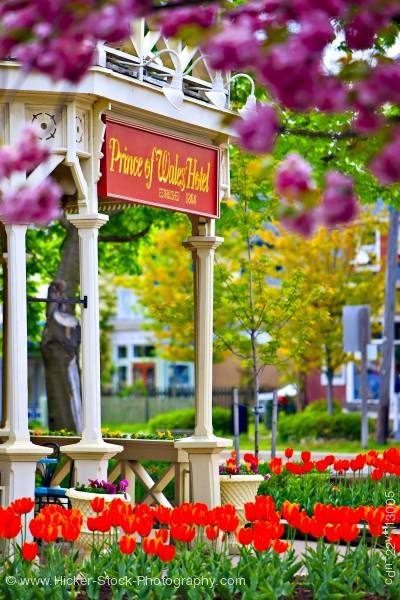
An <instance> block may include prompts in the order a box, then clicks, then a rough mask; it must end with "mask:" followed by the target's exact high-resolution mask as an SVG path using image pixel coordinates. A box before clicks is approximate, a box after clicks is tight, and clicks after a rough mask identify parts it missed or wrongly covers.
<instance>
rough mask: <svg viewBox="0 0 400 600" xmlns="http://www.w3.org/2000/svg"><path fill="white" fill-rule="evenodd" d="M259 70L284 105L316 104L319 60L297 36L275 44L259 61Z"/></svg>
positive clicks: (304, 107)
mask: <svg viewBox="0 0 400 600" xmlns="http://www.w3.org/2000/svg"><path fill="white" fill-rule="evenodd" d="M258 70H259V73H260V77H261V79H262V81H264V82H265V83H266V84H267V86H268V87H269V89H270V90H271V92H272V93H273V94H274V96H275V98H277V99H278V100H279V101H280V102H281V103H282V104H283V105H284V106H287V107H288V108H291V109H292V110H296V111H304V110H308V109H309V108H311V107H312V106H314V103H315V98H316V95H317V92H318V78H319V70H320V66H319V61H318V59H317V58H316V57H315V56H314V55H313V54H310V53H309V52H308V50H307V49H306V48H305V47H304V46H303V45H302V44H301V43H299V41H298V39H296V37H295V36H293V37H292V38H291V39H290V40H289V41H288V42H287V43H285V44H278V45H276V46H273V47H272V49H271V50H270V52H269V53H268V54H267V56H266V57H265V58H262V59H261V60H260V61H259V65H258Z"/></svg>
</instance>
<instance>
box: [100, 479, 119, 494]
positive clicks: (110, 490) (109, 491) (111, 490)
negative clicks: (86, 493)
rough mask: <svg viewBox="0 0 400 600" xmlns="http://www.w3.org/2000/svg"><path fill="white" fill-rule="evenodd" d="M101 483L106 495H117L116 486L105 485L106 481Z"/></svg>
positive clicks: (111, 484)
mask: <svg viewBox="0 0 400 600" xmlns="http://www.w3.org/2000/svg"><path fill="white" fill-rule="evenodd" d="M102 483H104V484H105V485H104V486H103V487H104V489H105V490H106V492H107V494H116V493H117V486H116V485H114V484H113V483H107V482H106V481H104V482H103V481H102Z"/></svg>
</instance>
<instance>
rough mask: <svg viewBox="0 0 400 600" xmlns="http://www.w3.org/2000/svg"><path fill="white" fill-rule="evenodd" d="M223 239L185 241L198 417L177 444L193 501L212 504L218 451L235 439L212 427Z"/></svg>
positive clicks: (217, 500)
mask: <svg viewBox="0 0 400 600" xmlns="http://www.w3.org/2000/svg"><path fill="white" fill-rule="evenodd" d="M210 230H211V231H210ZM194 231H195V232H197V233H200V232H203V233H211V232H213V230H212V227H211V225H210V224H209V226H208V227H206V226H204V227H203V228H200V227H198V228H196V227H194ZM222 241H223V239H222V238H219V237H216V236H214V235H194V236H192V237H190V238H189V239H188V240H186V241H185V242H184V246H185V247H187V248H188V249H189V250H191V251H192V254H193V263H194V300H195V302H194V304H195V306H194V320H195V407H196V417H195V431H194V434H193V435H192V436H191V437H189V438H185V439H182V440H178V441H177V442H175V446H176V447H178V448H183V449H185V450H186V451H187V453H188V455H189V461H190V471H191V489H192V500H193V501H194V502H204V503H206V504H207V505H208V506H210V507H212V506H217V505H218V504H220V501H221V496H220V487H219V469H218V466H219V457H218V454H219V453H220V452H221V450H223V449H224V448H228V447H230V446H231V445H232V440H226V439H223V438H217V437H216V436H215V435H214V434H213V426H212V350H213V288H214V285H213V274H214V252H215V248H217V247H218V246H219V245H220V244H221V242H222Z"/></svg>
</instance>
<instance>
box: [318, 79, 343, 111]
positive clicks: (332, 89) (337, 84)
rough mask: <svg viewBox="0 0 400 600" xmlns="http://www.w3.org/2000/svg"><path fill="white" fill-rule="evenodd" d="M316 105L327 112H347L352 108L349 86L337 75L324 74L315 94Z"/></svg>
mask: <svg viewBox="0 0 400 600" xmlns="http://www.w3.org/2000/svg"><path fill="white" fill-rule="evenodd" d="M315 106H316V108H318V110H322V111H324V112H327V113H335V112H345V111H346V110H348V109H349V108H350V105H349V101H348V88H347V86H346V84H344V83H343V82H342V81H339V80H338V79H336V78H335V77H330V76H327V75H323V76H321V77H320V79H319V85H318V88H317V91H316V95H315Z"/></svg>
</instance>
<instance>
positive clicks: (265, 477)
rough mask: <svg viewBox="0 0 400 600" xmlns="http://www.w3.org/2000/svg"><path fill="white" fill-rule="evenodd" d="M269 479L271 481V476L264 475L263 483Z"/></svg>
mask: <svg viewBox="0 0 400 600" xmlns="http://www.w3.org/2000/svg"><path fill="white" fill-rule="evenodd" d="M269 479H271V475H270V474H269V473H267V474H266V475H264V481H268V480H269Z"/></svg>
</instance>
